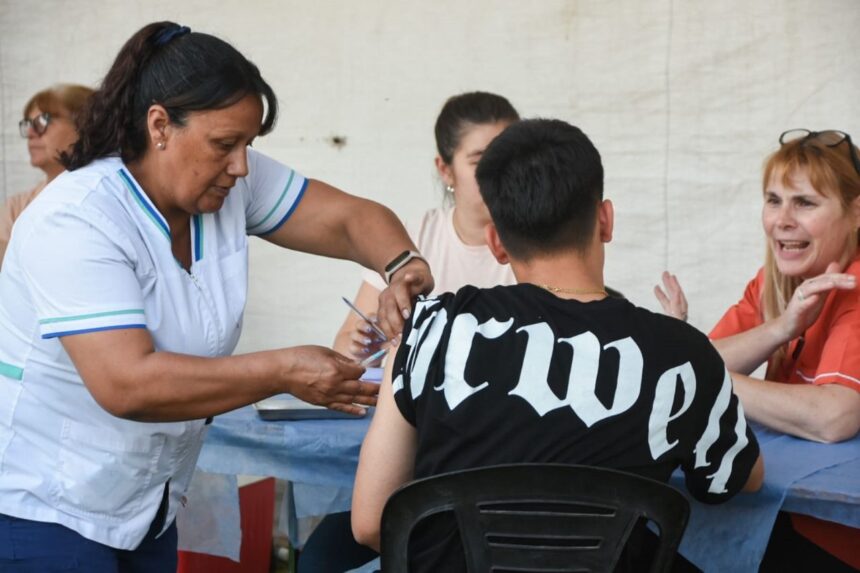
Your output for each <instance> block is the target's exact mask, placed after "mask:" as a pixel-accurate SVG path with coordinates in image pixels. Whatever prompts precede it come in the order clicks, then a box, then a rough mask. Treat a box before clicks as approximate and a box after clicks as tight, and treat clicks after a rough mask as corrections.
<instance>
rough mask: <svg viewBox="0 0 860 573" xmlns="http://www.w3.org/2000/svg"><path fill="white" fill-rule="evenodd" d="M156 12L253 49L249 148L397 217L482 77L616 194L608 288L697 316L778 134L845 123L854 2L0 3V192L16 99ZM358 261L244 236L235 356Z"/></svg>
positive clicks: (291, 334) (346, 290)
mask: <svg viewBox="0 0 860 573" xmlns="http://www.w3.org/2000/svg"><path fill="white" fill-rule="evenodd" d="M161 19H171V20H175V21H178V22H180V23H183V24H186V25H188V26H190V27H191V28H192V29H196V30H200V31H205V32H209V33H213V34H215V35H218V36H221V37H223V38H225V39H227V40H228V41H230V42H232V43H233V44H234V45H236V46H237V47H238V48H239V49H240V50H241V51H243V52H244V53H245V54H246V55H247V56H248V57H250V58H251V59H252V60H253V61H255V63H257V64H258V65H259V67H260V69H261V70H262V72H263V75H264V77H266V79H267V80H268V81H269V83H271V84H272V86H273V87H274V88H275V90H276V92H277V94H278V96H279V97H280V101H281V110H282V113H281V116H280V121H279V125H278V128H277V129H276V131H275V132H274V133H273V134H271V135H269V136H267V137H266V138H263V139H262V140H260V141H259V143H258V144H257V147H258V148H259V149H261V150H263V151H265V152H267V153H269V154H271V155H273V156H274V157H276V158H278V159H280V160H282V161H284V162H286V163H288V164H290V165H292V166H293V167H295V168H297V169H298V170H300V171H301V172H303V173H305V174H306V175H309V176H313V177H316V178H319V179H323V180H325V181H328V182H330V183H332V184H334V185H337V186H339V187H341V188H343V189H345V190H348V191H350V192H353V193H356V194H359V195H363V196H366V197H370V198H373V199H375V200H378V201H380V202H383V203H385V204H387V205H389V206H391V207H392V208H393V209H394V210H395V211H397V212H398V213H400V214H401V216H403V217H407V218H408V217H412V216H415V215H417V214H419V213H420V212H422V211H423V210H425V209H427V208H429V207H433V206H436V205H438V204H439V203H440V202H441V190H440V185H439V183H438V181H436V179H435V176H434V174H433V167H432V160H433V154H434V145H433V138H432V126H433V122H434V120H435V116H436V114H437V113H438V110H439V108H440V107H441V105H442V103H443V101H444V100H445V98H446V97H448V96H449V95H452V94H455V93H459V92H462V91H466V90H474V89H482V90H489V91H495V92H498V93H501V94H503V95H505V96H507V97H508V98H509V99H510V100H511V101H512V102H513V103H514V105H515V106H517V107H518V109H519V110H520V112H521V113H522V114H523V115H524V116H545V117H558V118H562V119H565V120H567V121H570V122H572V123H574V124H576V125H579V126H580V127H581V128H582V129H583V130H584V131H585V132H586V133H588V134H589V136H590V137H591V138H592V139H593V140H594V142H595V144H596V145H597V147H598V149H599V150H600V151H601V153H602V155H603V160H604V165H605V169H606V173H607V181H606V195H607V197H609V198H611V199H612V200H613V201H614V202H615V206H616V214H617V219H616V234H615V241H614V242H613V243H612V244H611V245H610V248H609V251H608V264H607V281H608V283H609V284H610V285H612V286H614V287H615V288H618V289H620V290H621V291H623V292H624V293H625V294H626V295H627V296H628V297H629V298H631V299H632V300H633V301H634V302H637V303H638V304H641V305H644V306H648V307H651V308H654V307H656V302H655V301H654V299H653V295H652V294H651V287H652V285H653V284H655V282H656V281H657V280H658V278H659V274H660V272H661V271H662V270H663V269H664V268H669V269H672V270H673V271H675V272H676V273H677V274H678V275H679V276H680V278H681V280H682V282H683V284H684V286H685V287H686V290H687V294H688V297H689V299H690V301H691V313H690V317H691V322H692V323H693V324H695V325H696V326H699V327H700V328H702V329H705V330H707V329H708V328H710V327H711V326H712V325H713V324H714V322H715V321H716V320H717V319H718V318H719V316H720V315H721V313H722V312H723V310H724V309H725V308H726V307H727V306H728V305H729V304H731V303H733V302H734V301H736V300H737V299H738V298H739V297H740V295H741V292H742V289H743V286H744V284H745V283H746V281H747V280H749V278H750V277H751V276H752V275H753V274H754V272H755V270H756V268H757V267H758V266H759V265H760V263H761V260H762V255H763V240H762V233H761V230H760V224H759V219H758V216H759V209H760V203H761V200H760V182H759V179H760V170H761V164H762V160H763V158H764V156H765V154H766V153H768V152H770V151H772V150H773V149H775V147H776V139H777V137H778V135H779V133H780V132H782V131H783V130H785V129H788V128H793V127H808V128H812V129H822V128H838V129H842V130H844V131H847V132H849V133H853V134H856V135H857V138H858V139H860V117H858V114H857V103H858V100H860V66H858V55H860V34H858V32H857V31H858V30H860V2H858V1H857V0H815V1H808V0H752V1H750V0H722V1H720V2H713V1H705V0H687V1H682V0H538V1H535V2H522V1H513V0H471V1H470V0H435V1H432V2H410V1H404V0H401V1H394V0H367V1H365V2H355V1H348V0H316V1H313V2H309V1H301V2H300V1H296V0H284V1H281V2H278V1H274V0H241V1H240V0H218V1H212V0H185V1H180V0H148V1H147V2H124V1H119V0H76V1H75V2H68V1H63V0H38V1H35V0H0V134H2V141H0V185H2V190H0V200H2V199H3V198H4V197H5V196H9V195H12V194H14V193H18V192H21V191H24V190H26V189H28V188H30V187H31V186H32V185H33V184H35V183H36V182H37V181H38V180H39V175H40V173H39V172H37V171H35V170H34V169H32V168H31V167H30V166H29V164H28V158H27V153H26V146H25V144H24V142H23V141H22V140H21V139H20V138H19V136H18V135H17V122H18V121H19V119H21V115H20V114H21V108H22V106H23V105H24V103H25V102H26V100H27V99H28V98H29V97H30V95H31V94H32V93H34V92H35V91H37V90H39V89H42V88H43V87H46V86H47V85H50V84H52V83H55V82H61V81H62V82H80V83H86V84H93V85H95V84H96V83H97V82H98V81H99V80H100V78H101V77H102V76H103V74H104V73H105V71H106V70H107V68H108V66H109V65H110V63H111V61H112V59H113V57H114V55H115V54H116V52H117V50H118V49H119V48H120V46H121V45H122V43H123V42H124V41H125V40H126V39H127V38H128V37H129V36H130V35H131V34H132V33H133V32H134V31H136V30H137V29H138V28H139V27H140V26H142V25H143V24H145V23H147V22H150V21H153V20H161ZM332 136H341V137H344V138H346V145H345V146H343V147H341V148H337V147H335V146H334V145H332V143H331V138H332ZM358 274H359V273H358V270H357V268H356V267H355V266H354V265H352V264H350V263H345V262H340V261H330V260H324V259H321V258H315V257H310V256H307V255H302V254H297V253H290V252H286V251H283V250H280V249H277V248H274V247H271V246H269V245H267V244H265V243H263V242H262V241H257V240H255V241H253V245H252V260H251V289H250V292H251V294H250V299H249V301H248V308H247V314H246V319H245V325H246V326H245V334H244V336H243V339H242V342H241V343H240V350H251V349H259V348H271V347H276V346H287V345H294V344H304V343H317V344H328V343H329V342H330V341H331V339H332V337H333V335H334V333H335V331H336V329H337V327H338V326H339V324H340V321H341V320H342V318H343V316H344V313H345V310H346V309H345V307H344V305H343V304H342V303H341V302H340V300H339V296H340V295H346V296H352V294H353V293H354V291H355V290H356V289H357V287H358V280H359V279H358Z"/></svg>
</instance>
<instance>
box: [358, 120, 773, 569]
mask: <svg viewBox="0 0 860 573" xmlns="http://www.w3.org/2000/svg"><path fill="white" fill-rule="evenodd" d="M476 174H477V179H478V183H479V186H480V191H481V195H482V197H483V199H484V202H485V203H486V204H487V206H488V208H489V210H490V215H491V216H492V221H493V223H492V224H490V225H488V226H487V228H486V235H487V243H488V245H489V247H490V249H491V250H492V252H493V254H494V255H495V257H496V258H497V259H498V260H499V262H501V263H505V262H510V264H511V267H512V269H513V271H514V274H515V275H516V278H517V282H518V284H516V285H513V286H500V287H495V288H491V289H477V288H474V287H470V286H467V287H464V288H462V289H460V291H458V292H457V293H456V294H451V293H445V294H443V295H440V296H438V297H436V298H430V299H426V300H420V301H419V302H418V303H417V305H416V307H415V309H414V312H413V314H412V317H411V321H409V323H408V324H407V325H406V328H405V330H404V332H403V336H402V342H401V344H400V347H399V349H398V351H397V355H396V357H395V359H394V360H393V361H390V363H391V364H393V370H392V371H391V372H390V375H389V376H386V381H385V382H383V386H382V388H381V390H380V392H379V403H378V405H377V410H376V414H375V415H374V419H373V421H372V423H371V426H370V430H369V431H368V434H367V438H366V439H365V441H364V445H363V447H362V450H361V458H360V461H359V467H358V475H357V477H356V482H355V492H354V495H353V504H352V526H353V532H354V534H355V536H356V539H357V540H358V541H359V542H360V543H363V544H366V545H369V546H371V547H373V548H375V549H377V550H378V549H379V529H380V517H381V515H382V508H383V506H384V505H385V502H386V500H387V499H388V497H389V496H390V495H391V493H392V492H393V491H394V490H395V489H397V488H398V487H399V486H401V485H402V484H404V483H406V482H408V481H411V480H413V479H417V478H423V477H427V476H432V475H436V474H440V473H444V472H449V471H454V470H461V469H466V468H474V467H480V466H488V465H495V464H504V463H517V462H557V463H570V464H586V465H594V466H602V467H608V468H613V469H618V470H623V471H628V472H632V473H635V474H639V475H642V476H647V477H650V478H653V479H656V480H660V481H664V482H665V481H667V480H668V479H669V476H670V474H671V473H672V472H673V471H674V470H675V468H677V467H679V466H680V467H681V468H682V470H683V471H684V473H685V476H686V483H687V487H688V488H689V490H690V492H691V493H692V494H693V495H694V496H695V497H696V498H698V499H700V500H702V501H705V502H712V503H719V502H723V501H726V500H728V499H729V498H731V497H732V496H733V495H734V494H736V493H737V492H739V491H741V490H746V491H754V490H756V489H758V488H759V487H760V485H761V481H762V477H763V468H762V462H761V457H760V456H759V450H758V444H757V443H756V440H755V437H754V436H753V433H752V431H751V430H750V429H749V428H748V427H747V424H746V420H745V419H744V414H743V410H742V409H741V405H740V403H739V402H738V399H737V397H736V396H735V395H734V393H733V392H732V380H731V378H730V377H729V374H728V372H727V371H726V369H725V366H724V365H723V362H722V360H721V359H720V355H719V354H718V353H717V351H716V350H714V348H713V347H712V346H711V344H710V342H709V341H708V339H707V337H706V336H705V335H704V334H702V333H700V332H699V331H697V330H695V329H694V328H693V327H691V326H688V325H687V324H685V323H683V322H681V321H678V320H676V319H673V318H670V317H667V316H664V315H659V314H654V313H651V312H649V311H647V310H645V309H641V308H638V307H636V306H634V305H633V304H631V303H630V302H629V301H627V300H625V299H619V298H611V297H607V295H606V290H605V287H604V282H603V261H604V245H605V244H606V243H608V242H609V241H610V240H611V238H612V228H613V221H614V217H613V208H612V204H611V203H610V202H609V201H608V200H604V199H603V166H602V164H601V161H600V155H599V153H598V152H597V149H595V148H594V146H593V145H592V143H591V141H590V140H589V139H588V138H587V137H586V136H585V134H583V133H582V131H580V130H579V129H578V128H576V127H573V126H571V125H569V124H567V123H564V122H562V121H557V120H527V121H521V122H519V123H515V124H513V125H511V126H510V127H508V128H507V129H506V130H505V131H504V132H503V133H502V134H501V135H499V136H498V137H497V138H496V139H495V140H494V141H493V142H492V143H491V144H490V145H489V146H488V147H487V149H486V151H484V154H483V157H482V158H481V160H480V163H479V164H478V167H477V172H476ZM391 364H390V365H389V368H392V366H391ZM392 379H393V382H392ZM459 543H460V541H459V536H458V535H457V533H456V525H455V523H454V522H453V520H452V519H450V518H445V519H443V518H438V519H429V520H427V523H426V524H425V525H424V526H420V527H419V528H418V529H416V531H415V533H414V535H413V539H412V541H411V542H410V553H411V554H412V555H413V557H415V558H414V559H413V560H412V564H413V565H414V566H415V567H414V569H410V570H414V571H446V572H450V571H462V570H464V567H465V565H464V561H463V553H462V547H460V546H459Z"/></svg>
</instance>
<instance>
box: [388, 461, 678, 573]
mask: <svg viewBox="0 0 860 573" xmlns="http://www.w3.org/2000/svg"><path fill="white" fill-rule="evenodd" d="M443 511H452V512H453V513H454V515H455V516H456V522H457V526H458V527H459V531H460V536H461V539H462V541H463V549H464V552H465V557H466V564H467V567H468V571H469V572H470V573H486V572H489V571H523V572H526V571H534V572H540V571H547V572H549V571H552V572H554V573H561V572H565V571H571V572H572V571H577V572H580V571H613V569H614V568H615V565H616V563H617V562H618V559H619V556H620V555H621V552H622V550H623V549H624V545H625V543H626V542H627V539H628V538H629V537H630V534H631V532H632V530H633V528H634V527H635V526H636V525H637V523H639V522H640V520H641V519H642V518H644V519H645V520H649V521H653V522H654V523H655V524H656V526H657V527H658V528H659V532H660V539H659V545H658V547H657V552H656V555H655V557H654V560H653V562H652V565H651V568H650V571H652V573H655V572H659V571H668V569H669V567H670V566H671V564H672V560H673V558H674V556H675V552H676V550H677V548H678V544H679V543H680V541H681V536H682V535H683V533H684V528H685V527H686V526H687V518H688V517H689V514H690V505H689V502H688V501H687V499H686V498H685V497H684V496H683V495H682V494H681V493H680V492H679V491H677V490H675V489H674V488H672V487H670V486H668V485H666V484H664V483H660V482H657V481H654V480H651V479H648V478H644V477H641V476H636V475H633V474H629V473H625V472H620V471H615V470H610V469H605V468H597V467H590V466H576V465H565V464H513V465H502V466H491V467H485V468H479V469H472V470H465V471H459V472H452V473H447V474H441V475H438V476H433V477H430V478H426V479H421V480H417V481H414V482H411V483H409V484H406V485H404V486H403V487H401V488H400V489H399V490H397V491H396V492H394V494H393V495H392V496H391V498H390V499H389V500H388V502H387V503H386V505H385V509H384V510H383V513H382V530H381V546H382V551H381V553H382V562H381V564H382V571H384V572H385V573H406V572H407V571H408V568H407V567H408V555H407V548H408V543H409V536H410V533H411V531H412V529H413V528H414V526H415V524H416V523H418V522H419V521H421V520H423V519H424V518H426V517H428V516H430V515H433V514H435V513H439V512H443ZM642 570H645V565H644V564H643V566H642Z"/></svg>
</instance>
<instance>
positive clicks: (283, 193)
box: [248, 171, 296, 233]
mask: <svg viewBox="0 0 860 573" xmlns="http://www.w3.org/2000/svg"><path fill="white" fill-rule="evenodd" d="M295 177H296V172H295V171H290V178H289V179H287V184H286V185H284V190H283V191H281V196H280V197H278V200H277V201H275V204H274V206H272V208H271V209H269V212H268V213H266V215H265V216H264V217H263V218H262V219H260V221H259V222H257V223H254V224H253V225H250V226H248V230H249V231H251V232H252V233H253V232H254V231H253V230H252V229H255V228H257V227H262V226H263V225H265V224H266V221H268V220H269V217H271V216H272V215H274V214H275V211H277V210H278V207H280V206H281V203H283V202H284V197H286V196H287V193H289V192H290V186H291V185H292V184H293V179H295Z"/></svg>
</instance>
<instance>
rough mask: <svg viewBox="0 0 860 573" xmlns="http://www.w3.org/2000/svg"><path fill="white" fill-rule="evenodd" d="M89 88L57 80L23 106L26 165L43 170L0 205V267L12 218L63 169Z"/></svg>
mask: <svg viewBox="0 0 860 573" xmlns="http://www.w3.org/2000/svg"><path fill="white" fill-rule="evenodd" d="M92 92H93V90H91V89H90V88H88V87H85V86H79V85H75V84H59V85H56V86H54V87H52V88H48V89H46V90H42V91H40V92H39V93H37V94H36V95H34V96H33V97H31V98H30V101H28V102H27V105H25V106H24V118H23V119H22V120H21V121H20V122H19V123H18V127H19V129H20V131H21V137H23V138H25V139H26V140H27V150H28V151H29V152H30V165H32V166H33V167H38V168H39V169H41V170H42V171H44V172H45V180H44V181H42V182H41V183H39V184H38V185H36V187H34V188H33V189H31V190H30V191H27V192H26V193H19V194H18V195H13V196H12V197H9V200H8V201H6V203H5V204H4V205H3V206H2V207H0V267H2V264H3V255H5V254H6V245H8V244H9V237H10V235H11V234H12V225H13V224H14V223H15V220H16V219H17V218H18V216H19V215H21V212H22V211H23V210H24V208H25V207H26V206H27V205H29V204H30V202H31V201H32V200H33V199H35V198H36V195H38V194H39V193H40V192H41V191H42V189H44V188H45V185H47V184H48V183H50V182H51V181H53V180H54V178H55V177H56V176H57V175H59V174H60V173H62V172H63V170H64V169H65V168H64V167H63V165H62V164H61V163H60V160H59V156H60V153H62V152H63V151H66V150H68V149H69V147H71V145H72V144H73V143H74V142H75V141H77V139H78V132H77V131H76V130H75V118H76V117H77V115H78V113H79V112H80V111H81V109H82V108H83V106H84V104H85V103H86V101H87V99H88V98H89V97H90V94H91V93H92Z"/></svg>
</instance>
